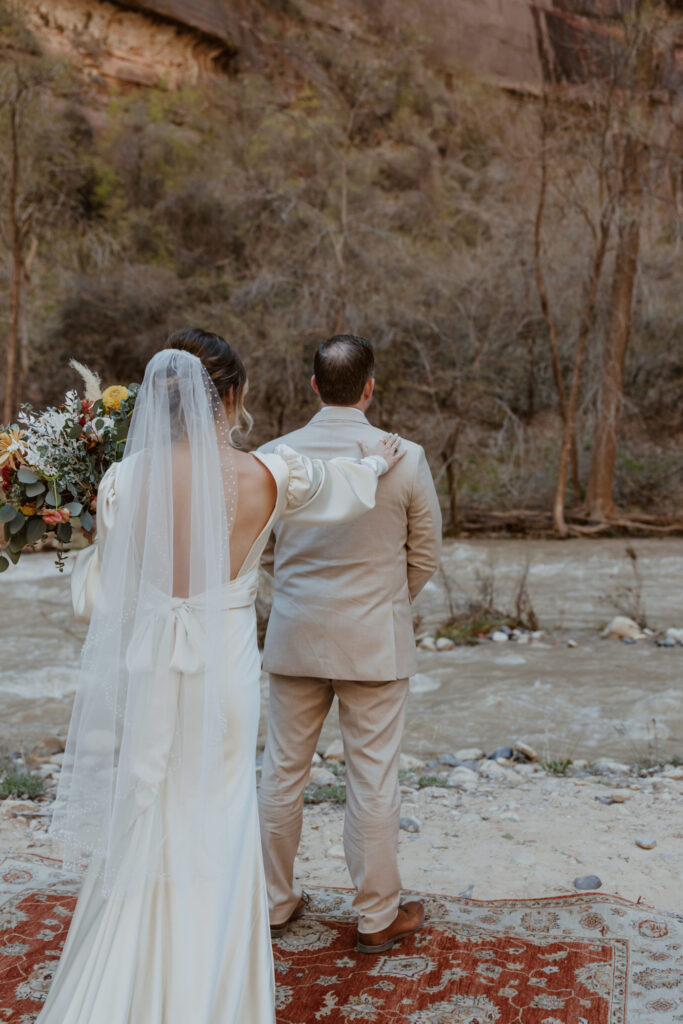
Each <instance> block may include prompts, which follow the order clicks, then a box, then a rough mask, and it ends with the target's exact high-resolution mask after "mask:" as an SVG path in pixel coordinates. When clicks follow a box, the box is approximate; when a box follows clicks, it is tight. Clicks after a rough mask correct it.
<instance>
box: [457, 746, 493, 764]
mask: <svg viewBox="0 0 683 1024" xmlns="http://www.w3.org/2000/svg"><path fill="white" fill-rule="evenodd" d="M455 756H456V757H457V759H458V760H459V761H481V760H482V759H483V758H484V757H486V754H485V753H484V751H483V750H481V749H480V748H479V747H463V749H462V750H456V752H455Z"/></svg>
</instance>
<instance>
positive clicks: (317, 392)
mask: <svg viewBox="0 0 683 1024" xmlns="http://www.w3.org/2000/svg"><path fill="white" fill-rule="evenodd" d="M311 387H312V388H313V390H314V391H315V393H316V395H317V396H318V398H320V391H319V390H318V382H317V380H316V379H315V374H313V376H312V377H311Z"/></svg>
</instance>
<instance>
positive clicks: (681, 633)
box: [666, 626, 683, 646]
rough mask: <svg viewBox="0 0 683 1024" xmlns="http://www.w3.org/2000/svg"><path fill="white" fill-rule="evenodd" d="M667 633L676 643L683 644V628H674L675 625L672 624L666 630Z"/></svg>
mask: <svg viewBox="0 0 683 1024" xmlns="http://www.w3.org/2000/svg"><path fill="white" fill-rule="evenodd" d="M666 635H667V637H670V638H671V639H672V640H673V641H674V643H677V644H680V645H681V646H683V629H674V627H673V626H670V627H669V629H667V631H666Z"/></svg>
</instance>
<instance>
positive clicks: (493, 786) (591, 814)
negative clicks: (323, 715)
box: [0, 741, 683, 910]
mask: <svg viewBox="0 0 683 1024" xmlns="http://www.w3.org/2000/svg"><path fill="white" fill-rule="evenodd" d="M57 746H58V744H57V743H56V742H55V749H54V750H52V751H49V750H46V749H43V750H42V751H38V752H37V753H36V754H34V755H27V756H25V757H23V758H22V757H17V758H14V759H13V761H12V762H7V763H6V766H5V767H6V775H5V783H4V785H5V790H7V789H8V788H11V786H8V781H10V782H11V780H12V779H14V784H15V787H18V786H19V784H20V779H21V777H22V776H26V775H28V776H29V778H31V779H33V780H35V781H34V782H33V783H29V782H25V783H24V784H25V785H27V786H29V787H33V788H34V789H36V790H39V791H40V792H36V793H35V794H34V796H33V798H32V799H27V798H26V797H25V796H22V795H16V794H12V795H9V796H7V797H6V798H5V799H3V800H1V801H0V847H1V848H3V849H4V850H8V851H30V852H34V853H42V854H44V855H46V856H56V855H58V851H57V849H56V847H55V845H54V844H53V842H52V840H51V839H50V837H49V835H48V834H47V825H48V821H49V815H50V811H51V804H52V800H53V799H54V793H55V789H56V785H57V780H58V778H59V772H60V765H61V760H62V755H61V753H60V752H59V751H57V749H56V747H57ZM8 773H9V774H8ZM344 777H345V768H344V764H343V754H342V752H341V750H340V747H339V744H338V742H336V741H334V742H333V743H331V744H330V746H329V747H328V748H326V749H325V750H323V751H322V753H321V754H318V755H316V758H315V762H314V764H313V765H312V767H311V779H310V782H309V786H308V788H307V791H306V800H307V802H306V806H305V811H304V833H303V838H302V843H301V849H300V855H299V858H298V860H297V867H296V871H297V877H298V879H299V881H300V883H301V884H302V885H303V886H304V887H305V885H306V884H307V883H310V884H323V885H340V886H347V885H349V879H348V873H347V870H346V865H345V863H344V852H343V846H342V825H343V814H344V808H343V802H344V790H345V785H344ZM401 795H402V806H401V815H402V823H401V832H400V858H401V867H402V874H403V881H404V884H405V886H406V887H409V888H415V889H420V890H422V891H428V892H446V893H455V894H462V895H466V896H469V897H472V898H474V899H504V898H523V897H532V896H546V895H551V894H557V893H567V892H575V891H577V889H578V888H580V887H583V888H595V887H598V882H599V885H600V887H601V888H602V889H603V890H604V891H606V892H610V893H614V894H616V895H619V896H623V897H625V898H627V899H630V900H633V901H638V900H642V901H644V902H645V903H647V904H650V905H652V906H657V907H660V908H662V909H668V910H681V909H683V901H682V899H681V893H682V892H683V867H682V865H683V825H682V824H681V821H682V818H681V811H682V810H683V766H682V765H680V764H658V765H652V766H647V767H645V766H632V765H627V764H623V763H620V762H618V761H615V760H613V759H611V758H605V757H601V758H597V759H596V760H594V761H593V762H591V763H589V762H587V761H585V760H577V761H575V762H573V763H570V762H568V761H562V762H552V763H548V764H542V763H540V761H539V760H538V757H537V754H536V752H535V751H533V750H532V749H531V748H530V747H528V746H527V745H526V744H521V743H520V744H512V745H511V746H507V747H501V748H498V749H497V750H495V751H492V752H491V753H490V754H489V756H486V755H485V752H484V751H483V750H481V749H477V748H473V747H469V748H463V749H459V750H456V751H453V752H449V753H444V754H443V755H441V756H440V757H438V758H432V759H430V760H429V761H428V762H427V763H423V762H422V761H421V760H420V759H419V758H416V757H413V756H411V755H403V756H402V760H401Z"/></svg>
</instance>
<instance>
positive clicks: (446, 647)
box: [436, 636, 455, 651]
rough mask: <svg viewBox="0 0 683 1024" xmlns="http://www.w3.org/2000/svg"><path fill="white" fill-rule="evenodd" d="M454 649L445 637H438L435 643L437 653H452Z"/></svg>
mask: <svg viewBox="0 0 683 1024" xmlns="http://www.w3.org/2000/svg"><path fill="white" fill-rule="evenodd" d="M454 647H455V644H454V642H453V641H452V640H451V639H450V637H447V636H440V637H439V639H438V640H437V641H436V649H437V651H452V650H453V648H454Z"/></svg>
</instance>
